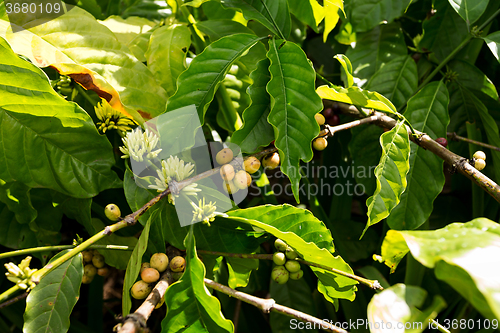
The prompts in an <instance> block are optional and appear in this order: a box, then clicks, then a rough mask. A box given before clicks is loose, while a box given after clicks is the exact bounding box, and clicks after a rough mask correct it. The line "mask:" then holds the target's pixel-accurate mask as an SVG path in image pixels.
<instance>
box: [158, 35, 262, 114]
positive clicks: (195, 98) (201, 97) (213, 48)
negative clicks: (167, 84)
mask: <svg viewBox="0 0 500 333" xmlns="http://www.w3.org/2000/svg"><path fill="white" fill-rule="evenodd" d="M259 40H260V38H259V37H257V36H255V35H249V34H235V35H231V36H227V37H223V38H221V39H219V40H217V41H215V42H213V43H212V44H210V45H209V46H208V47H207V48H206V49H205V50H204V51H203V52H202V53H201V54H199V55H198V56H197V57H196V58H194V59H193V61H192V62H191V64H190V65H189V68H188V69H187V70H186V71H185V72H183V73H182V74H181V75H180V76H179V78H178V80H177V91H176V92H175V94H174V95H173V96H172V97H170V99H169V100H168V103H167V111H173V110H175V109H179V108H181V107H184V106H188V105H192V104H194V105H195V106H196V108H197V110H198V114H199V115H200V120H201V121H202V123H203V119H204V116H205V112H206V111H207V109H208V106H209V104H210V102H211V101H212V99H213V98H214V94H215V91H216V90H217V87H218V86H219V84H220V82H221V81H222V80H223V79H224V77H225V76H226V74H227V73H228V72H229V70H230V69H231V66H232V65H233V63H234V62H235V61H236V60H238V58H240V57H241V56H242V55H243V54H244V53H245V52H246V51H248V50H249V49H250V48H251V47H252V46H254V45H255V44H256V43H257V42H258V41H259Z"/></svg>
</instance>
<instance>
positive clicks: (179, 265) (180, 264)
mask: <svg viewBox="0 0 500 333" xmlns="http://www.w3.org/2000/svg"><path fill="white" fill-rule="evenodd" d="M184 268H186V260H184V258H183V257H180V256H177V257H174V258H172V260H171V261H170V270H172V272H182V271H183V270H184Z"/></svg>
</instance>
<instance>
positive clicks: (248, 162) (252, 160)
mask: <svg viewBox="0 0 500 333" xmlns="http://www.w3.org/2000/svg"><path fill="white" fill-rule="evenodd" d="M243 167H244V168H245V171H246V172H248V173H249V174H252V173H255V172H257V170H259V168H260V161H259V160H258V159H257V158H256V157H255V156H250V157H247V158H245V161H244V162H243Z"/></svg>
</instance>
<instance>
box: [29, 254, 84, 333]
mask: <svg viewBox="0 0 500 333" xmlns="http://www.w3.org/2000/svg"><path fill="white" fill-rule="evenodd" d="M68 251H69V250H68ZM65 252H67V251H64V252H60V253H59V254H58V255H56V256H55V257H54V258H52V260H51V262H52V261H53V260H54V259H56V258H58V257H60V256H61V255H63V254H64V253H65ZM82 276H83V260H82V255H81V254H78V255H76V256H74V257H73V258H72V259H69V260H67V261H66V262H64V263H63V264H61V265H60V266H59V267H57V268H55V269H54V270H53V271H51V272H50V273H48V274H47V275H45V276H44V277H43V278H42V279H41V280H40V283H39V284H38V285H37V286H36V287H35V288H34V289H33V290H32V291H31V292H30V293H29V294H28V298H27V300H26V311H25V312H24V327H23V331H24V332H30V333H38V332H61V333H64V332H67V331H68V329H69V324H70V323H69V316H70V314H71V311H72V310H73V307H74V306H75V304H76V302H77V301H78V298H79V297H80V285H81V283H82Z"/></svg>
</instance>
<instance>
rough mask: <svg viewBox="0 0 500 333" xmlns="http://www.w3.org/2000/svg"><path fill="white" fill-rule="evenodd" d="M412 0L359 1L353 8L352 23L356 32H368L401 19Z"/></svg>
mask: <svg viewBox="0 0 500 333" xmlns="http://www.w3.org/2000/svg"><path fill="white" fill-rule="evenodd" d="M411 1H412V0H357V1H356V2H354V5H353V6H352V7H353V9H352V12H351V17H350V19H351V23H352V26H353V27H354V30H355V31H356V32H363V31H368V30H370V29H372V28H374V27H376V26H377V25H379V24H381V23H385V24H387V23H391V22H392V21H394V19H395V18H398V17H400V16H401V15H403V13H404V12H405V10H406V8H408V6H409V5H410V3H411Z"/></svg>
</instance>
